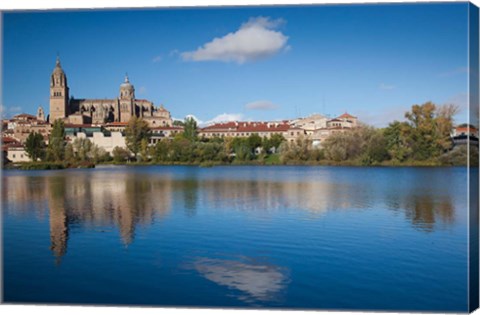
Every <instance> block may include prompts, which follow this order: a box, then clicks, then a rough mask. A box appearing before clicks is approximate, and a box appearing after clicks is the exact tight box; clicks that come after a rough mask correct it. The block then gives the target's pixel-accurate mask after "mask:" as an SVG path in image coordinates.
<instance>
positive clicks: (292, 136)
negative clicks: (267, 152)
mask: <svg viewBox="0 0 480 315" xmlns="http://www.w3.org/2000/svg"><path fill="white" fill-rule="evenodd" d="M356 126H358V118H357V117H355V116H352V115H350V114H348V113H344V114H342V115H340V116H339V117H336V118H333V119H330V118H328V117H326V116H323V115H320V114H314V115H311V116H308V117H305V118H298V119H294V120H282V121H271V122H258V121H247V122H242V121H231V122H222V123H215V124H212V125H210V126H206V127H204V128H201V129H200V131H199V135H200V136H201V137H205V138H212V137H249V136H250V135H252V134H256V135H258V136H260V137H262V138H263V137H267V138H270V137H271V136H272V135H274V134H278V135H282V136H283V137H284V138H285V139H286V140H287V141H289V142H293V141H295V140H296V139H298V138H299V137H304V138H306V139H309V140H310V141H312V144H313V146H321V143H322V142H323V141H325V139H326V138H328V137H329V136H330V135H331V134H332V133H336V132H345V131H347V130H350V129H352V128H355V127H356Z"/></svg>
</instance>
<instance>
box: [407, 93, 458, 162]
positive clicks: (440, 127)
mask: <svg viewBox="0 0 480 315" xmlns="http://www.w3.org/2000/svg"><path fill="white" fill-rule="evenodd" d="M457 111H458V108H457V107H456V106H453V105H447V106H442V107H437V106H436V105H435V104H434V103H432V102H427V103H425V104H422V105H413V106H412V109H411V111H409V112H407V113H406V114H405V118H407V124H408V127H407V128H404V129H403V136H404V138H405V142H406V144H407V146H408V147H409V149H410V151H411V157H412V158H413V159H415V160H426V159H429V158H437V157H439V156H440V155H441V154H442V153H443V152H445V151H446V150H448V149H450V148H451V146H452V143H451V140H450V132H451V130H452V128H453V116H454V115H455V114H456V112H457Z"/></svg>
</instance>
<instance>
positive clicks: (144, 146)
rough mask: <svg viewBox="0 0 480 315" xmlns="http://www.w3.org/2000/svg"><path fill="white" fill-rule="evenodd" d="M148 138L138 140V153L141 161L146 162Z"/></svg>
mask: <svg viewBox="0 0 480 315" xmlns="http://www.w3.org/2000/svg"><path fill="white" fill-rule="evenodd" d="M148 151H149V150H148V140H147V139H146V138H144V139H142V141H140V155H141V157H142V161H143V162H147V161H148V153H149V152H148Z"/></svg>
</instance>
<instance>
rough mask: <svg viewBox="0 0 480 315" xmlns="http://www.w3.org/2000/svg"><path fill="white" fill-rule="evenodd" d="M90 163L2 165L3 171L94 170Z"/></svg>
mask: <svg viewBox="0 0 480 315" xmlns="http://www.w3.org/2000/svg"><path fill="white" fill-rule="evenodd" d="M94 167H95V164H94V163H92V162H82V163H66V162H20V163H8V164H5V165H3V168H4V169H18V170H62V169H66V168H94Z"/></svg>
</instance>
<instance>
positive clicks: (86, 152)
mask: <svg viewBox="0 0 480 315" xmlns="http://www.w3.org/2000/svg"><path fill="white" fill-rule="evenodd" d="M92 147H93V144H92V142H91V141H90V140H89V139H87V138H76V139H75V140H73V151H74V152H75V153H76V156H77V159H78V160H79V161H81V162H85V161H87V160H88V159H89V158H90V157H91V154H90V151H91V150H92Z"/></svg>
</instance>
